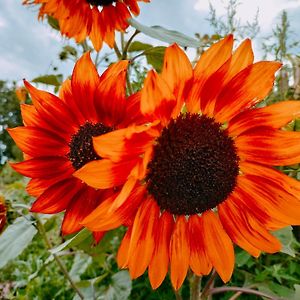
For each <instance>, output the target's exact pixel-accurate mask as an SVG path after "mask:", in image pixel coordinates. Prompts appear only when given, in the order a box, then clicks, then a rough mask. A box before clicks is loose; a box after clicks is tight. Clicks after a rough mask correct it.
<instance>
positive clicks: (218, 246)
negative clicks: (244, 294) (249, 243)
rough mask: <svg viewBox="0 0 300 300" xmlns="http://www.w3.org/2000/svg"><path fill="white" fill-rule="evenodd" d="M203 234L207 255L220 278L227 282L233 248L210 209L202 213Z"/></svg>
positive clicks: (232, 257)
mask: <svg viewBox="0 0 300 300" xmlns="http://www.w3.org/2000/svg"><path fill="white" fill-rule="evenodd" d="M202 220H203V234H204V243H205V248H206V249H207V255H208V257H209V259H210V261H211V263H212V265H213V267H214V268H215V269H216V271H217V272H218V274H219V275H220V277H221V279H222V280H223V281H224V282H228V281H229V280H230V278H231V275H232V272H233V268H234V250H233V245H232V242H231V239H230V238H229V236H228V235H227V233H226V232H225V230H224V229H223V227H222V224H221V222H220V220H219V218H218V217H217V216H216V215H215V213H214V212H212V211H206V212H205V213H203V214H202Z"/></svg>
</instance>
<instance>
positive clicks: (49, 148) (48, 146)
mask: <svg viewBox="0 0 300 300" xmlns="http://www.w3.org/2000/svg"><path fill="white" fill-rule="evenodd" d="M7 131H8V133H9V134H10V136H11V137H12V138H13V139H14V141H15V143H16V144H17V146H18V147H19V148H20V149H21V150H22V151H23V152H25V153H26V154H28V155H30V156H32V157H41V156H52V155H53V153H55V154H56V155H65V154H67V153H68V144H67V141H65V140H63V139H61V138H59V137H58V136H55V135H54V134H52V133H50V132H47V131H45V130H43V129H40V128H36V127H33V126H32V127H31V126H26V127H16V128H11V129H8V130H7Z"/></svg>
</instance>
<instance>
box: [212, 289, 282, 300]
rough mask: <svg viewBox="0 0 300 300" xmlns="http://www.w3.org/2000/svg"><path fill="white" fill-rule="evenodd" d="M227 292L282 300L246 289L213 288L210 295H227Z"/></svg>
mask: <svg viewBox="0 0 300 300" xmlns="http://www.w3.org/2000/svg"><path fill="white" fill-rule="evenodd" d="M226 292H240V293H244V294H251V295H256V296H260V297H265V298H267V299H271V300H280V298H276V297H274V296H271V295H268V294H265V293H263V292H259V291H256V290H252V289H249V288H244V287H236V286H223V287H217V288H212V289H210V290H209V294H210V295H214V294H219V293H226Z"/></svg>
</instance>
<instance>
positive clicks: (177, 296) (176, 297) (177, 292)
mask: <svg viewBox="0 0 300 300" xmlns="http://www.w3.org/2000/svg"><path fill="white" fill-rule="evenodd" d="M174 294H175V299H176V300H182V297H181V295H180V293H179V291H175V290H174Z"/></svg>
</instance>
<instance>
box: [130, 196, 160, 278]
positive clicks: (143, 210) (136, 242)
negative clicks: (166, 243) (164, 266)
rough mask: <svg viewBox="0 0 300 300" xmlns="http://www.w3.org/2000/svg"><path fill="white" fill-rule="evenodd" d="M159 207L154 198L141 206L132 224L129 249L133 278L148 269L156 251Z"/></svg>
mask: <svg viewBox="0 0 300 300" xmlns="http://www.w3.org/2000/svg"><path fill="white" fill-rule="evenodd" d="M158 216H159V207H158V206H157V204H156V202H155V201H154V200H152V199H148V200H147V201H144V203H142V205H141V206H140V208H139V210H138V212H137V214H136V217H135V219H134V223H133V226H132V234H131V240H130V245H129V251H128V267H129V273H130V276H131V278H133V279H134V278H137V277H139V276H141V275H142V274H143V273H144V272H145V271H146V269H147V267H148V265H149V263H150V261H151V257H152V254H153V251H154V245H155V244H154V232H155V228H157V222H158Z"/></svg>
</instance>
